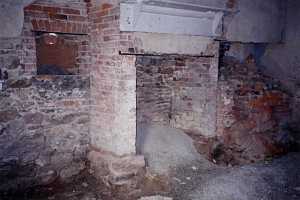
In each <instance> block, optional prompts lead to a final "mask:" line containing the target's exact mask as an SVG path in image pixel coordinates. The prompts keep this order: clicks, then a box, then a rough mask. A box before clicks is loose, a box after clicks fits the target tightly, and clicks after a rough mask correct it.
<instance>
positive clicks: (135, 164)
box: [88, 151, 145, 185]
mask: <svg viewBox="0 0 300 200" xmlns="http://www.w3.org/2000/svg"><path fill="white" fill-rule="evenodd" d="M88 158H89V160H90V162H91V167H92V169H94V170H95V175H96V177H98V178H99V179H102V180H104V181H105V182H107V183H108V184H112V185H134V184H136V182H137V180H138V178H139V176H140V175H142V174H143V171H144V167H145V159H144V157H143V156H134V155H130V156H123V157H119V156H116V155H113V154H111V153H108V152H100V151H91V152H90V153H89V154H88Z"/></svg>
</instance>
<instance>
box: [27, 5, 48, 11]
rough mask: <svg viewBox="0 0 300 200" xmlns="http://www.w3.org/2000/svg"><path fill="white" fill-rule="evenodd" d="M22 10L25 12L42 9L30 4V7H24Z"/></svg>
mask: <svg viewBox="0 0 300 200" xmlns="http://www.w3.org/2000/svg"><path fill="white" fill-rule="evenodd" d="M24 10H25V11H28V10H33V11H42V10H43V8H42V6H39V5H34V4H31V5H29V6H26V7H25V8H24Z"/></svg>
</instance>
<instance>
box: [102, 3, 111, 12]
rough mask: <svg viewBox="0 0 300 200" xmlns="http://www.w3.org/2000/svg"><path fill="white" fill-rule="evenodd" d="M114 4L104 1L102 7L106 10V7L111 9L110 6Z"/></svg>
mask: <svg viewBox="0 0 300 200" xmlns="http://www.w3.org/2000/svg"><path fill="white" fill-rule="evenodd" d="M112 7H113V5H112V4H108V3H104V4H103V5H102V7H101V9H102V10H106V9H109V8H112Z"/></svg>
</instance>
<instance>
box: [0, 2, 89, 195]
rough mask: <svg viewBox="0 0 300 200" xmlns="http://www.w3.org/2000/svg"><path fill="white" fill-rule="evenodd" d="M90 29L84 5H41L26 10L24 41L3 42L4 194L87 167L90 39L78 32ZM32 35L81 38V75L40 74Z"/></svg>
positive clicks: (0, 160) (0, 163) (0, 130)
mask: <svg viewBox="0 0 300 200" xmlns="http://www.w3.org/2000/svg"><path fill="white" fill-rule="evenodd" d="M48 22H49V23H48ZM62 24H65V25H66V26H63V25H62ZM48 25H49V26H48ZM56 26H57V27H59V28H57V27H56ZM61 27H64V29H62V28H61ZM70 27H71V28H70ZM87 30H88V24H87V11H86V3H85V2H79V1H76V2H74V4H72V3H69V4H68V5H62V4H54V3H51V4H50V3H47V2H46V1H39V2H37V3H35V4H32V5H30V6H29V7H27V8H25V20H24V28H23V31H22V35H21V37H19V38H6V39H1V40H0V68H1V70H2V72H3V71H7V72H8V77H9V80H8V81H6V82H5V83H4V90H3V91H1V92H0V95H1V97H0V101H1V106H0V145H1V147H2V148H1V152H0V170H1V171H2V172H3V173H1V177H0V179H1V180H3V181H2V184H0V189H1V190H2V189H9V188H10V189H11V188H16V189H18V188H19V189H21V188H23V187H28V186H34V185H40V184H48V183H51V182H52V181H54V180H56V179H60V180H68V179H70V178H72V176H74V175H76V174H78V173H79V172H80V171H81V170H83V169H84V168H85V167H86V166H85V164H86V159H87V151H88V146H89V143H90V137H89V112H90V111H89V104H90V78H89V65H90V53H89V38H88V36H87V35H77V36H74V34H79V33H80V34H83V33H87ZM34 31H46V32H53V31H54V32H60V33H68V34H72V35H71V36H70V37H75V38H77V39H78V38H80V39H79V40H78V57H77V64H78V69H79V75H76V76H36V72H37V68H36V44H35V36H36V33H35V32H34ZM77 39H76V40H77ZM62 57H63V55H62Z"/></svg>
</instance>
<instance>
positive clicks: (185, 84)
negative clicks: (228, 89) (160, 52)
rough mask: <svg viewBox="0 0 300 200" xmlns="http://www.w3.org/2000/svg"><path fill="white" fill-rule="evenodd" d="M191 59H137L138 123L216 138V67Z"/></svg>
mask: <svg viewBox="0 0 300 200" xmlns="http://www.w3.org/2000/svg"><path fill="white" fill-rule="evenodd" d="M214 62H215V59H214V58H213V57H212V58H204V57H189V56H179V55H178V56H138V57H137V62H136V67H137V122H138V123H162V124H166V125H169V126H172V127H175V128H180V129H183V130H185V131H187V132H193V133H195V134H202V135H205V136H208V137H212V136H214V135H215V132H216V130H215V127H216V103H217V102H216V92H217V78H218V77H217V74H218V69H217V63H214Z"/></svg>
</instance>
